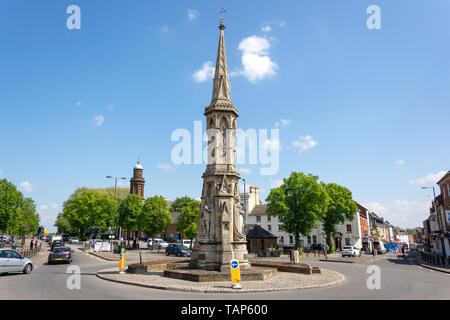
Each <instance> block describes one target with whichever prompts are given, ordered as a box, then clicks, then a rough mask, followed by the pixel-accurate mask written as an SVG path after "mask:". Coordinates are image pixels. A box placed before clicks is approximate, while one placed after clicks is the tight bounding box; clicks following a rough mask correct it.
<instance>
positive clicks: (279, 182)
mask: <svg viewBox="0 0 450 320" xmlns="http://www.w3.org/2000/svg"><path fill="white" fill-rule="evenodd" d="M282 184H283V179H279V180H273V179H270V187H271V188H278V187H279V186H281V185H282Z"/></svg>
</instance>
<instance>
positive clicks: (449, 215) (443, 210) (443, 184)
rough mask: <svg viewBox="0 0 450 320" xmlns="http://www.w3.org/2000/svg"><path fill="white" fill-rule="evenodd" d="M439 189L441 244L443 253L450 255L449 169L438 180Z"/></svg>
mask: <svg viewBox="0 0 450 320" xmlns="http://www.w3.org/2000/svg"><path fill="white" fill-rule="evenodd" d="M437 184H438V185H439V188H440V190H441V198H442V200H441V205H440V208H438V211H439V217H440V221H441V232H440V235H439V237H440V238H441V242H442V243H441V246H442V247H443V253H444V254H445V255H446V256H447V257H450V171H448V172H447V173H446V174H445V175H444V176H443V177H442V178H441V179H440V180H439V181H438V182H437Z"/></svg>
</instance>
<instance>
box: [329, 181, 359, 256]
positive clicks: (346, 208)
mask: <svg viewBox="0 0 450 320" xmlns="http://www.w3.org/2000/svg"><path fill="white" fill-rule="evenodd" d="M322 186H323V188H324V189H325V191H326V192H327V194H328V197H329V199H330V201H329V202H328V206H327V208H326V210H325V214H324V216H323V218H322V226H323V230H324V232H325V234H326V236H327V244H328V247H329V251H330V252H334V250H335V248H334V244H333V241H332V235H333V234H334V233H336V232H337V229H336V227H337V225H339V224H341V223H344V222H345V220H346V219H347V220H353V217H354V215H355V212H356V211H357V210H358V206H357V205H356V202H355V201H353V199H352V193H351V191H350V190H348V189H347V188H345V187H343V186H340V185H338V184H336V183H328V184H325V183H322Z"/></svg>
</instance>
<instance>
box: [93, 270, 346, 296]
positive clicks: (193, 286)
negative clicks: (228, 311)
mask: <svg viewBox="0 0 450 320" xmlns="http://www.w3.org/2000/svg"><path fill="white" fill-rule="evenodd" d="M97 276H98V277H99V278H101V279H105V280H110V281H115V282H120V283H126V284H134V285H140V286H144V287H149V288H155V289H166V290H175V291H188V292H204V293H214V292H220V293H224V292H229V293H237V292H265V291H281V290H296V289H308V288H318V287H325V286H330V285H335V284H338V283H341V282H343V281H344V280H345V277H344V275H342V274H340V273H338V272H335V271H331V270H326V269H322V274H313V275H303V274H294V273H286V272H278V275H277V276H275V277H273V278H271V279H268V280H264V281H243V282H241V284H242V289H239V290H235V289H232V288H231V280H230V281H221V282H192V281H185V280H178V279H171V278H165V277H163V274H162V273H161V272H154V273H148V274H128V273H126V274H119V273H118V269H117V268H114V269H108V270H102V271H100V272H99V273H97Z"/></svg>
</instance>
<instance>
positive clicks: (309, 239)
mask: <svg viewBox="0 0 450 320" xmlns="http://www.w3.org/2000/svg"><path fill="white" fill-rule="evenodd" d="M308 244H311V236H308Z"/></svg>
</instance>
